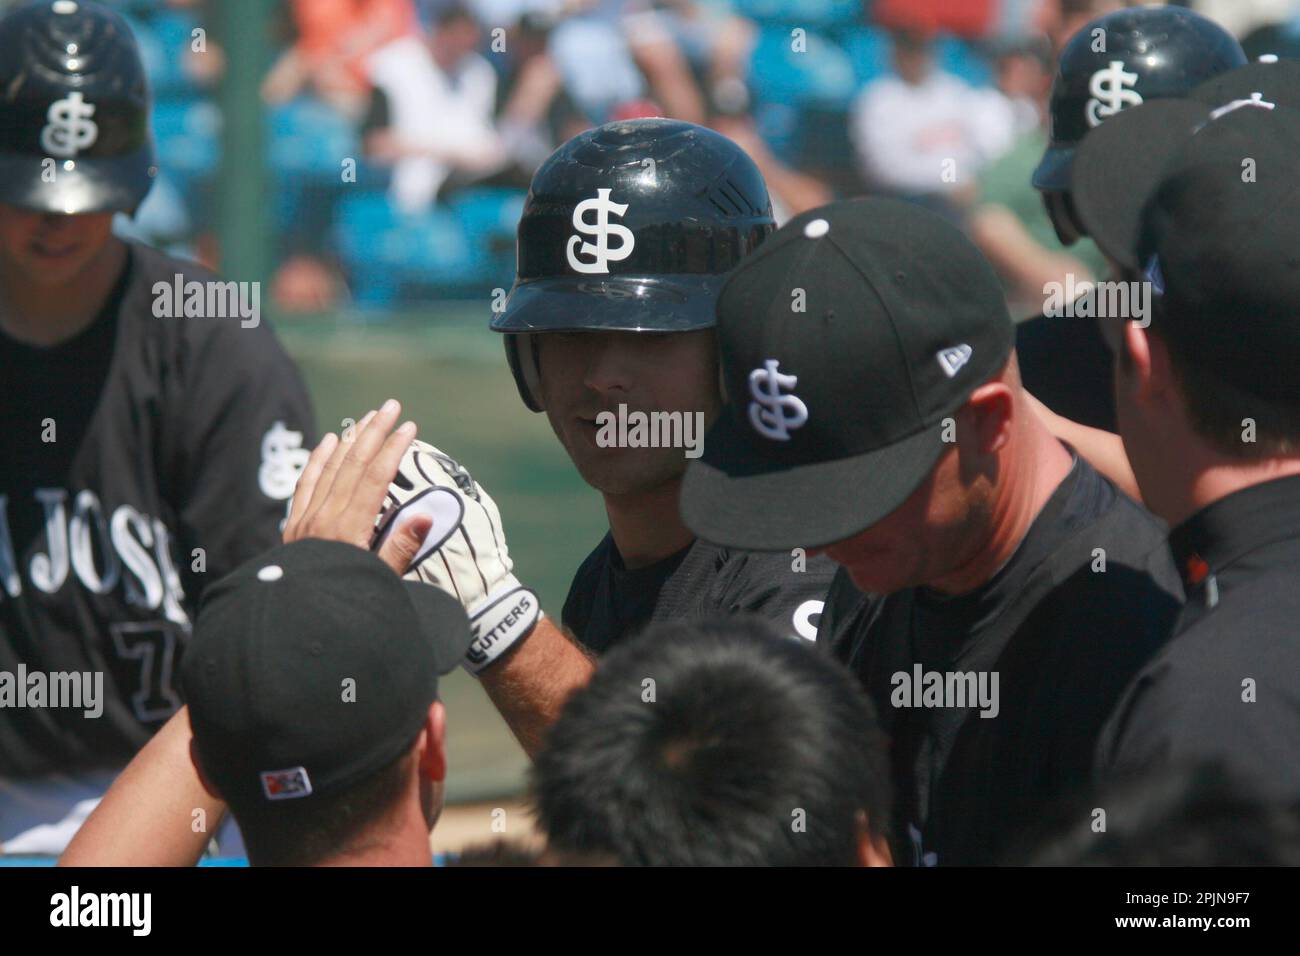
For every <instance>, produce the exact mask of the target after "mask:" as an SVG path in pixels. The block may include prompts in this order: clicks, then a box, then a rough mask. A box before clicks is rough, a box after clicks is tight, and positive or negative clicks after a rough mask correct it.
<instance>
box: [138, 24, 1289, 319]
mask: <svg viewBox="0 0 1300 956" xmlns="http://www.w3.org/2000/svg"><path fill="white" fill-rule="evenodd" d="M113 5H115V6H117V7H118V8H119V9H120V10H121V11H122V12H124V13H125V14H126V15H128V16H129V18H130V20H131V23H132V25H133V26H134V27H135V29H136V34H137V36H138V38H139V41H140V44H141V47H142V50H143V53H144V57H145V60H146V63H147V64H148V66H149V70H150V73H151V76H152V81H153V90H154V97H155V112H154V124H155V133H156V136H157V141H158V146H159V154H160V158H161V176H160V179H159V182H158V185H157V187H156V188H155V190H154V191H153V193H152V195H151V196H150V198H149V200H148V202H147V203H146V205H145V207H144V208H143V209H142V210H141V211H140V214H139V215H138V216H137V218H136V221H135V222H134V223H132V224H131V225H130V226H127V227H126V228H128V229H130V230H131V231H134V232H135V233H136V234H138V235H139V236H141V237H142V238H146V239H147V240H149V241H151V242H154V243H155V244H159V245H163V246H167V247H170V248H173V249H179V250H181V251H184V252H188V253H190V254H192V255H194V256H196V257H198V258H200V259H203V260H204V261H206V262H209V263H210V264H220V261H221V258H222V256H221V249H220V242H219V240H218V238H217V237H218V235H219V234H220V233H219V231H218V230H217V229H216V228H215V223H216V222H217V221H218V219H219V216H218V214H217V213H218V211H219V209H220V207H221V205H222V203H223V202H224V201H225V192H224V190H225V189H226V188H227V186H228V181H227V180H226V179H223V177H222V176H221V175H220V172H221V168H222V164H221V162H220V159H221V147H222V135H221V134H222V118H223V117H222V109H221V104H222V103H227V104H228V103H230V102H232V100H231V99H230V98H226V99H223V98H222V97H221V96H220V95H218V93H219V90H221V89H222V84H223V83H225V84H227V86H226V88H227V89H229V87H230V86H231V85H238V86H239V88H241V89H244V90H247V91H248V93H249V95H248V96H245V97H243V98H241V99H239V100H237V102H240V103H249V104H250V110H254V109H255V107H253V106H252V104H260V108H261V111H262V114H263V116H264V121H265V122H264V129H263V131H262V143H263V146H264V148H263V150H262V152H263V156H262V157H261V158H260V161H259V159H258V158H257V157H253V156H249V157H244V158H242V160H243V161H242V163H241V167H240V168H241V170H242V174H243V175H246V176H249V177H255V178H258V177H260V178H261V179H262V189H261V191H260V192H259V193H258V195H260V196H262V197H264V199H263V209H262V216H263V223H262V226H263V230H264V234H263V235H262V236H261V237H260V238H261V239H262V240H263V242H262V244H261V245H260V247H259V248H260V249H261V250H262V255H263V256H264V257H265V258H267V259H268V261H267V262H265V263H264V264H263V266H264V267H263V268H259V269H258V270H257V271H258V272H259V273H261V276H262V278H264V279H266V280H269V283H270V285H269V290H268V291H269V293H270V298H271V299H272V301H273V303H274V307H275V309H276V311H277V312H278V313H304V312H307V313H309V312H326V311H329V312H336V311H338V310H340V309H342V310H351V309H354V308H355V309H358V310H372V311H373V310H384V309H392V308H394V307H401V306H410V305H413V304H418V303H423V304H427V303H428V302H429V301H431V300H447V299H478V300H480V301H482V300H483V299H485V298H486V297H487V296H488V295H490V290H492V289H494V288H508V287H509V285H510V282H511V280H512V277H513V267H514V258H513V257H514V226H515V222H516V219H517V217H518V213H519V210H520V208H521V205H522V202H523V197H524V194H525V192H526V190H527V186H528V181H529V178H530V176H531V173H532V170H533V169H535V168H536V166H537V165H538V163H540V161H541V160H542V159H543V158H544V157H545V156H546V155H547V154H548V153H549V152H550V150H551V149H553V148H554V147H555V146H556V145H558V144H559V143H561V142H563V141H564V140H565V139H567V138H568V137H570V136H572V135H574V134H575V133H577V132H579V131H581V130H583V129H585V128H587V127H590V126H592V125H596V124H599V123H603V122H606V121H609V120H612V119H617V118H627V117H635V116H645V115H663V116H671V117H677V118H681V119H686V120H690V121H692V122H698V123H706V124H708V125H710V126H713V127H715V128H716V129H718V130H719V131H721V132H723V133H725V134H726V135H728V136H730V137H732V138H733V139H735V140H737V141H738V142H739V143H741V145H743V146H744V147H745V148H746V149H747V150H748V151H749V152H750V153H751V154H752V155H753V157H754V158H755V159H756V160H757V161H758V163H759V165H760V166H761V168H762V169H763V172H764V173H765V175H766V176H767V179H768V182H769V184H770V185H771V187H772V191H773V198H774V200H775V204H776V206H777V212H778V221H779V220H780V219H781V218H783V217H784V216H787V215H791V214H794V213H796V212H798V211H800V210H801V209H804V208H808V207H810V206H814V205H819V204H821V203H822V202H825V201H828V200H829V199H831V198H834V197H841V196H851V195H860V194H864V193H868V192H889V193H894V194H900V195H905V196H909V197H912V198H915V199H917V200H918V201H922V202H926V203H930V204H933V205H935V206H937V207H939V208H941V209H944V210H946V211H949V212H951V214H952V215H954V216H957V217H961V218H963V219H965V220H967V221H968V222H969V225H970V227H971V229H972V232H973V234H974V235H975V236H976V237H977V239H979V240H981V244H983V245H985V246H986V252H989V253H990V255H991V258H992V259H993V260H994V262H995V264H998V265H999V267H1000V268H1002V269H1003V271H1004V275H1005V276H1006V279H1007V282H1008V289H1009V292H1010V294H1011V296H1012V298H1013V299H1017V298H1025V297H1026V293H1033V290H1035V289H1041V286H1042V281H1043V280H1044V279H1045V278H1050V277H1051V276H1050V275H1048V274H1049V273H1050V274H1055V273H1058V272H1062V271H1075V272H1076V273H1079V274H1083V273H1088V272H1095V271H1096V270H1097V269H1098V268H1099V267H1100V262H1099V260H1097V259H1096V258H1095V257H1094V256H1090V255H1089V252H1088V251H1086V250H1085V251H1084V252H1083V253H1081V254H1079V255H1078V256H1077V259H1078V261H1076V259H1075V258H1072V257H1067V256H1065V254H1064V252H1063V251H1062V250H1061V249H1060V247H1059V246H1058V245H1057V244H1056V243H1054V242H1053V241H1052V239H1051V231H1050V226H1049V224H1048V222H1047V220H1046V218H1045V216H1043V215H1041V212H1040V210H1039V208H1038V197H1037V196H1036V194H1034V192H1033V191H1032V190H1031V189H1030V188H1029V184H1028V175H1029V170H1030V169H1031V168H1032V165H1033V162H1034V161H1036V159H1037V156H1038V155H1039V154H1040V153H1041V150H1042V147H1043V145H1044V144H1045V142H1046V136H1047V124H1046V117H1045V111H1044V106H1045V102H1046V97H1047V93H1048V90H1049V88H1050V83H1051V74H1052V69H1053V65H1054V64H1053V60H1054V56H1055V55H1056V53H1057V52H1058V51H1059V50H1060V48H1061V46H1062V45H1063V44H1064V42H1065V41H1066V40H1067V39H1068V38H1069V36H1070V35H1071V34H1072V33H1073V32H1074V31H1075V30H1076V29H1077V28H1078V27H1079V26H1080V25H1081V24H1082V23H1084V22H1086V21H1087V20H1088V19H1091V18H1092V17H1093V16H1095V15H1097V14H1098V13H1100V12H1105V11H1106V10H1108V9H1113V8H1116V7H1119V6H1123V5H1125V4H1124V3H1122V2H1120V0H278V2H268V0H260V2H257V3H253V4H246V5H243V6H244V8H245V9H248V10H256V11H261V16H262V17H263V18H264V22H263V23H260V24H259V23H257V22H252V23H240V24H239V31H238V37H237V38H232V37H233V36H234V34H232V32H231V31H230V30H229V29H226V30H224V31H223V30H222V29H221V28H220V23H219V22H220V20H221V15H222V11H220V10H218V7H224V8H226V9H225V11H224V12H225V14H226V16H227V17H229V14H230V13H231V12H232V10H233V9H234V8H235V7H237V6H240V5H239V4H236V3H234V0H120V2H117V3H115V4H113ZM1129 5H1132V4H1129ZM1187 5H1190V6H1193V7H1195V8H1196V9H1198V10H1199V11H1200V12H1202V13H1206V14H1208V15H1210V16H1211V17H1214V18H1215V19H1217V20H1219V22H1221V23H1223V24H1224V25H1225V26H1226V27H1228V28H1229V29H1231V30H1232V31H1233V32H1234V33H1236V34H1237V35H1238V36H1239V37H1241V38H1242V39H1243V42H1244V45H1245V46H1246V49H1247V52H1248V53H1249V54H1251V55H1252V56H1257V55H1260V54H1266V53H1275V54H1278V55H1282V56H1300V0H1204V2H1192V3H1190V4H1187ZM254 19H256V14H254ZM214 23H216V24H218V26H217V29H213V25H214ZM258 31H261V34H262V35H263V36H264V37H265V38H266V42H265V44H262V37H261V36H259V37H258V41H259V49H262V50H264V51H265V53H264V56H263V59H264V60H265V61H266V62H265V64H264V68H263V69H260V70H255V71H254V72H258V73H259V74H260V75H256V76H250V75H246V73H247V70H246V69H244V68H243V67H240V69H241V72H240V74H239V75H238V76H230V75H228V74H229V72H230V71H231V69H232V66H231V64H232V63H234V62H235V59H236V58H235V57H233V56H228V53H229V52H234V51H228V50H227V49H226V48H225V47H229V46H231V45H233V44H235V43H243V42H246V40H247V39H248V38H250V37H252V36H253V35H254V34H255V33H257V32H258ZM223 34H224V35H223ZM223 45H224V46H223ZM248 62H249V60H248V59H247V58H244V59H243V61H242V63H243V64H247V63H248ZM944 158H951V159H952V160H953V161H954V171H955V172H954V176H953V177H952V178H951V181H940V180H939V179H938V178H937V177H936V176H935V174H934V172H933V170H935V169H936V168H937V165H938V162H939V161H940V160H941V159H944ZM232 277H235V278H246V277H245V276H232ZM1037 294H1038V293H1033V295H1037ZM1028 297H1030V298H1032V296H1028Z"/></svg>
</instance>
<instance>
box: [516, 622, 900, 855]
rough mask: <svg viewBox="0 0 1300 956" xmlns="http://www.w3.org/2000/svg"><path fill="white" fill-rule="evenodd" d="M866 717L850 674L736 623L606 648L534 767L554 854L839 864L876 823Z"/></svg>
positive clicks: (876, 765)
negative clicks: (614, 648) (608, 649)
mask: <svg viewBox="0 0 1300 956" xmlns="http://www.w3.org/2000/svg"><path fill="white" fill-rule="evenodd" d="M888 781H889V777H888V766H887V761H886V751H885V743H884V739H883V736H882V735H881V734H880V732H879V730H878V729H877V725H876V719H875V712H874V711H873V709H872V707H871V704H870V703H869V701H868V700H867V698H866V696H865V695H864V694H863V693H862V692H861V690H860V689H859V688H858V686H857V684H856V683H855V682H854V680H853V678H852V677H851V676H850V675H849V674H848V673H847V672H846V671H844V670H842V669H841V668H840V667H839V666H838V665H837V664H835V663H834V662H832V661H831V660H829V659H827V658H824V657H822V656H820V655H819V654H817V652H816V651H815V649H813V648H811V647H809V646H808V645H805V644H803V643H801V642H796V641H794V640H791V639H789V638H785V637H781V636H779V635H777V634H775V633H774V632H773V631H771V630H770V629H769V628H768V627H767V626H766V625H765V624H764V623H763V622H761V621H759V620H757V619H750V618H745V617H743V616H742V617H738V618H730V619H727V620H719V621H716V622H709V623H700V624H695V623H692V624H673V625H667V626H661V627H656V628H651V629H650V630H648V631H646V632H645V633H644V634H643V635H641V636H640V637H639V638H638V639H636V640H634V641H632V642H631V643H629V644H626V645H624V646H623V647H620V648H618V649H616V650H615V651H613V652H612V653H610V654H609V655H608V656H607V657H606V658H605V659H604V660H603V661H602V663H601V666H600V668H599V669H598V670H597V672H596V674H595V676H594V677H593V679H592V681H591V683H590V684H589V685H588V686H587V687H586V688H584V689H582V690H581V691H579V692H577V693H576V694H575V695H574V696H573V698H572V699H571V700H570V701H569V703H568V705H567V706H566V707H565V709H564V712H563V713H562V714H561V716H560V718H559V720H558V721H557V722H556V723H555V725H554V726H553V727H552V729H551V731H550V733H549V736H548V738H547V747H546V749H545V750H544V751H543V753H542V754H541V755H540V756H539V757H538V760H537V763H536V765H535V767H534V777H533V787H534V794H535V799H536V803H537V808H538V818H539V822H540V824H541V828H542V830H543V831H544V832H545V834H546V835H547V838H548V840H549V841H550V845H551V847H552V848H553V850H554V851H555V852H558V853H560V854H578V855H596V856H608V857H612V858H613V859H615V860H617V861H618V862H619V863H622V864H624V865H667V866H687V865H701V866H765V865H768V866H785V865H796V866H806V865H853V864H856V863H857V862H858V861H859V854H858V843H859V840H860V839H861V837H862V836H863V835H864V833H870V834H871V835H872V836H876V835H879V834H881V833H883V832H884V831H885V828H886V827H887V825H888V819H887V818H888V807H889V783H888Z"/></svg>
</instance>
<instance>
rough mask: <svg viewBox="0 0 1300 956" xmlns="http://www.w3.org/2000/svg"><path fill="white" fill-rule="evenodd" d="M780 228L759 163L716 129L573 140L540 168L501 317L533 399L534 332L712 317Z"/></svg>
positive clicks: (670, 128) (658, 326)
mask: <svg viewBox="0 0 1300 956" xmlns="http://www.w3.org/2000/svg"><path fill="white" fill-rule="evenodd" d="M774 228H775V223H774V221H773V219H772V204H771V201H770V200H769V198H768V195H767V187H766V185H765V184H764V183H763V177H762V175H761V174H760V173H759V171H758V167H757V166H755V165H754V162H753V160H751V159H750V158H749V156H748V155H746V153H745V151H744V150H742V149H741V148H740V147H739V146H737V145H736V144H735V143H733V142H732V141H731V140H729V139H727V138H726V137H725V136H722V135H720V134H718V133H715V132H713V131H712V130H710V129H705V128H704V127H702V126H696V125H694V124H692V123H685V122H680V121H677V120H667V119H637V120H625V121H619V122H614V123H606V124H605V125H604V126H599V127H596V128H595V129H591V130H588V131H587V132H585V133H582V134H580V135H579V136H576V137H574V138H573V139H571V140H569V141H568V142H567V143H565V144H564V145H563V146H561V147H560V148H559V149H557V150H556V151H555V152H554V153H552V154H551V156H550V157H549V158H548V159H547V160H546V162H544V163H543V164H542V165H541V167H540V168H539V169H538V170H537V172H536V174H535V175H534V176H533V181H532V186H531V188H530V189H529V192H528V198H527V200H526V202H525V204H524V211H523V215H522V216H521V217H520V220H519V231H518V242H517V245H516V278H515V283H514V285H513V287H512V288H511V289H510V294H509V295H508V296H507V297H506V299H505V307H504V309H503V310H502V311H501V312H500V314H498V315H497V316H495V317H494V318H493V319H492V328H493V330H495V331H497V332H504V333H506V340H505V344H506V356H507V358H508V359H509V360H510V367H511V370H512V371H513V372H514V375H515V381H516V383H517V384H518V386H519V394H520V396H521V397H522V398H523V400H524V404H526V405H527V406H528V407H529V408H531V409H532V410H533V411H541V405H540V403H539V402H538V399H537V389H536V384H537V365H536V356H535V354H534V352H533V349H532V344H531V338H530V334H531V333H537V332H548V331H578V330H586V331H592V330H605V331H625V332H640V331H657V332H686V331H691V330H695V329H705V328H710V327H712V326H713V325H714V322H715V319H714V313H713V308H714V303H715V301H716V299H717V296H718V291H719V290H720V289H721V287H722V280H723V278H724V276H725V275H726V274H727V272H729V271H730V270H731V268H732V266H734V265H735V264H736V263H737V262H739V261H740V259H741V257H742V256H744V255H745V254H746V253H748V252H749V251H751V250H752V249H754V248H755V247H756V246H757V245H758V244H759V243H760V242H762V241H763V239H764V238H766V237H767V235H768V234H769V233H771V232H772V230H773V229H774Z"/></svg>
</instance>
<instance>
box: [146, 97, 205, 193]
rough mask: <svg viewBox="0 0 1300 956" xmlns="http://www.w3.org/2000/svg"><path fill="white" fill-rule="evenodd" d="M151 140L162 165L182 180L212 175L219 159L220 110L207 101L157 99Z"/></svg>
mask: <svg viewBox="0 0 1300 956" xmlns="http://www.w3.org/2000/svg"><path fill="white" fill-rule="evenodd" d="M153 131H154V139H155V141H156V142H157V146H158V156H159V158H160V162H161V163H162V165H163V166H164V167H165V168H166V169H167V170H168V171H169V172H173V173H175V174H176V175H177V176H178V177H180V178H182V179H195V178H200V177H206V176H210V175H212V174H213V173H214V172H215V171H216V168H217V163H218V161H219V159H220V156H221V144H220V134H221V111H220V110H219V109H218V108H217V105H216V104H215V103H213V102H212V101H211V100H204V99H189V98H184V99H159V100H158V101H157V102H156V103H155V104H154V110H153Z"/></svg>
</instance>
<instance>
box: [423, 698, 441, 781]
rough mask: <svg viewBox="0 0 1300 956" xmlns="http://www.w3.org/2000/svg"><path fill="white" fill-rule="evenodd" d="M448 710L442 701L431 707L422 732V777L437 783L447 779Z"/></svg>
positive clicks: (435, 702) (434, 703) (436, 701)
mask: <svg viewBox="0 0 1300 956" xmlns="http://www.w3.org/2000/svg"><path fill="white" fill-rule="evenodd" d="M446 735H447V709H446V708H445V707H443V706H442V701H439V700H435V701H434V702H433V703H432V704H430V705H429V714H428V716H427V717H426V718H425V721H424V730H423V731H421V732H420V740H419V744H418V746H419V748H420V756H419V760H420V776H422V777H424V778H426V779H428V780H435V781H439V782H441V781H443V780H446V779H447V747H446Z"/></svg>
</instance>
